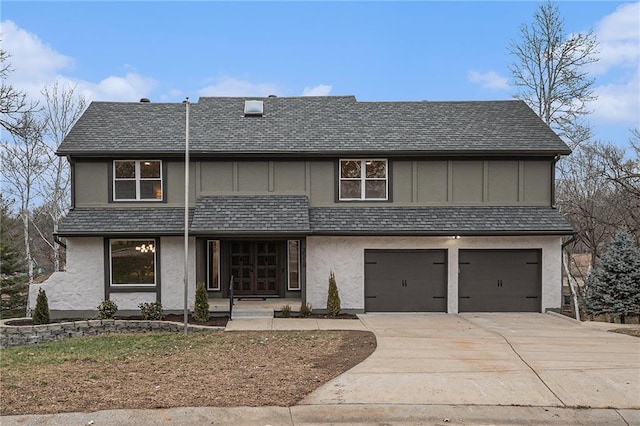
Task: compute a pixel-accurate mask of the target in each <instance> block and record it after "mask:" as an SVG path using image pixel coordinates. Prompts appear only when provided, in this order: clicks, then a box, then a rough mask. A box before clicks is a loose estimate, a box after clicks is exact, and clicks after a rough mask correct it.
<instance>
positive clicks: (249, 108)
mask: <svg viewBox="0 0 640 426" xmlns="http://www.w3.org/2000/svg"><path fill="white" fill-rule="evenodd" d="M263 110H264V109H263V105H262V101H244V115H245V117H247V116H255V117H262V113H263Z"/></svg>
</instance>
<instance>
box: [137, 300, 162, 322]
mask: <svg viewBox="0 0 640 426" xmlns="http://www.w3.org/2000/svg"><path fill="white" fill-rule="evenodd" d="M138 307H139V308H140V315H141V316H142V319H143V320H155V321H159V320H161V319H162V318H163V317H164V314H163V313H162V303H160V302H153V303H141V304H139V305H138Z"/></svg>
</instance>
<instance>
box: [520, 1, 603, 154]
mask: <svg viewBox="0 0 640 426" xmlns="http://www.w3.org/2000/svg"><path fill="white" fill-rule="evenodd" d="M520 35H521V40H519V41H518V42H515V41H513V42H511V43H510V45H509V52H510V53H511V54H512V55H513V56H514V58H515V61H514V62H513V63H512V64H511V66H510V67H509V70H510V72H511V78H512V84H513V85H514V86H516V87H517V88H518V92H517V93H516V97H517V98H519V99H522V100H524V101H525V102H526V103H527V104H528V105H529V106H530V107H531V108H533V110H534V111H536V113H537V114H538V115H539V116H540V118H542V120H543V121H544V122H545V123H547V124H548V125H549V126H551V128H552V129H554V130H555V131H556V132H557V133H558V134H559V135H560V136H561V137H563V138H564V139H565V140H566V141H567V142H568V143H569V145H570V146H571V147H572V148H575V147H576V146H578V145H579V144H580V143H582V142H584V141H585V140H587V139H588V138H589V137H590V136H591V133H590V131H589V130H588V127H587V126H586V125H585V124H582V123H580V119H581V118H583V117H584V116H585V115H587V114H588V113H589V112H590V111H588V109H587V107H586V104H587V102H589V101H591V100H594V99H595V96H594V91H593V83H594V79H593V78H589V75H588V72H587V71H586V69H585V66H586V65H589V64H592V63H594V62H596V61H597V60H598V58H597V57H596V53H597V49H598V43H597V41H596V38H595V35H594V34H593V32H588V33H587V34H568V35H567V34H565V32H564V21H563V19H562V17H561V16H560V11H559V10H558V8H557V6H555V5H554V4H553V3H551V1H548V2H547V3H546V4H543V5H541V6H540V8H539V9H538V10H537V11H536V13H535V14H534V21H533V23H531V24H530V25H522V26H521V27H520Z"/></svg>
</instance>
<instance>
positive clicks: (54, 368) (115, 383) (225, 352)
mask: <svg viewBox="0 0 640 426" xmlns="http://www.w3.org/2000/svg"><path fill="white" fill-rule="evenodd" d="M375 346H376V342H375V336H373V334H372V333H370V332H360V331H246V332H221V331H217V332H199V333H191V334H189V335H188V336H184V335H182V333H135V334H113V335H106V336H95V337H88V338H73V339H68V340H63V341H58V342H53V343H47V344H38V345H33V346H22V347H16V348H8V349H2V350H1V351H0V377H1V380H0V392H1V395H2V404H0V414H2V415H13V414H29V413H34V414H46V413H58V412H69V411H85V412H87V411H89V412H90V411H96V410H104V409H119V408H134V409H135V408H168V407H188V406H265V405H278V406H290V405H293V404H295V403H296V402H298V401H299V400H300V399H302V398H303V397H304V396H306V395H307V394H308V393H310V392H311V391H313V390H314V389H316V388H317V387H318V386H320V385H322V384H323V383H325V382H326V381H328V380H330V379H331V378H333V377H335V376H337V375H339V374H341V373H342V372H344V371H346V370H347V369H349V368H351V367H353V366H354V365H356V364H358V363H359V362H361V361H362V360H364V359H365V358H366V357H367V356H369V355H370V354H371V353H372V352H373V350H374V349H375Z"/></svg>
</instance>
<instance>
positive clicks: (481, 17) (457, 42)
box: [0, 0, 640, 144]
mask: <svg viewBox="0 0 640 426" xmlns="http://www.w3.org/2000/svg"><path fill="white" fill-rule="evenodd" d="M539 4H540V3H539V2H522V1H520V2H506V1H501V2H498V1H494V2H481V1H475V2H430V1H425V2H417V1H414V2H322V3H320V2H235V3H227V2H206V1H193V2H169V1H155V2H151V1H144V2H107V1H103V2H97V1H96V2H89V1H85V2H81V1H71V2H55V1H42V2H33V1H12V0H4V1H3V2H2V5H1V7H2V9H1V15H0V16H1V18H0V20H1V22H2V24H1V25H2V47H3V49H5V50H7V51H9V53H10V54H11V55H12V58H11V62H12V67H13V69H14V72H13V73H12V74H11V76H10V77H9V80H10V81H11V82H12V83H13V84H14V85H15V86H17V87H18V88H21V89H23V90H25V91H27V93H29V94H31V95H32V96H34V97H37V96H38V94H39V92H40V90H41V88H42V87H43V86H44V85H46V84H51V83H52V82H53V81H55V80H59V81H61V82H63V83H71V84H75V85H77V87H78V90H80V91H81V92H82V93H84V94H85V96H86V97H87V98H89V99H91V100H118V101H138V100H139V99H140V98H141V97H148V98H150V99H151V100H152V101H153V102H162V101H169V102H178V101H182V100H183V99H184V97H185V96H189V97H190V99H191V100H192V101H195V100H197V98H198V97H200V96H266V95H269V94H276V95H279V96H300V95H355V96H356V97H357V98H358V99H359V100H361V101H374V100H375V101H384V100H424V99H427V100H484V99H509V98H511V97H512V95H513V93H514V89H513V88H511V87H509V86H508V77H509V72H508V66H509V64H510V63H511V61H512V60H513V58H512V57H510V56H509V54H508V52H507V46H508V44H509V42H510V41H511V40H517V39H518V38H519V26H520V25H521V24H524V23H529V22H531V20H532V16H533V13H534V11H535V9H536V8H537V7H538V5H539ZM558 5H559V7H560V11H561V14H562V15H563V17H564V19H565V28H566V30H567V31H569V32H583V31H587V30H589V29H592V30H593V31H594V32H595V33H596V35H597V36H598V38H599V40H600V54H599V55H600V62H599V63H598V64H597V65H595V66H594V67H592V68H591V69H590V70H589V71H590V73H591V75H592V76H593V77H594V78H596V93H597V94H598V95H599V99H598V101H596V102H594V103H593V104H592V105H590V107H591V108H592V109H593V111H594V113H593V115H592V116H591V117H590V119H589V120H590V122H591V123H592V125H593V127H594V130H595V133H596V136H597V137H598V138H599V139H602V140H606V141H611V142H614V143H617V144H624V143H625V142H626V140H627V139H628V129H629V128H632V127H640V123H639V121H640V118H639V117H640V107H639V103H640V83H639V81H640V72H639V66H638V62H639V60H640V45H639V43H640V3H638V2H636V3H625V2H615V1H606V2H595V1H589V2H584V1H563V2H559V3H558Z"/></svg>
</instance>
